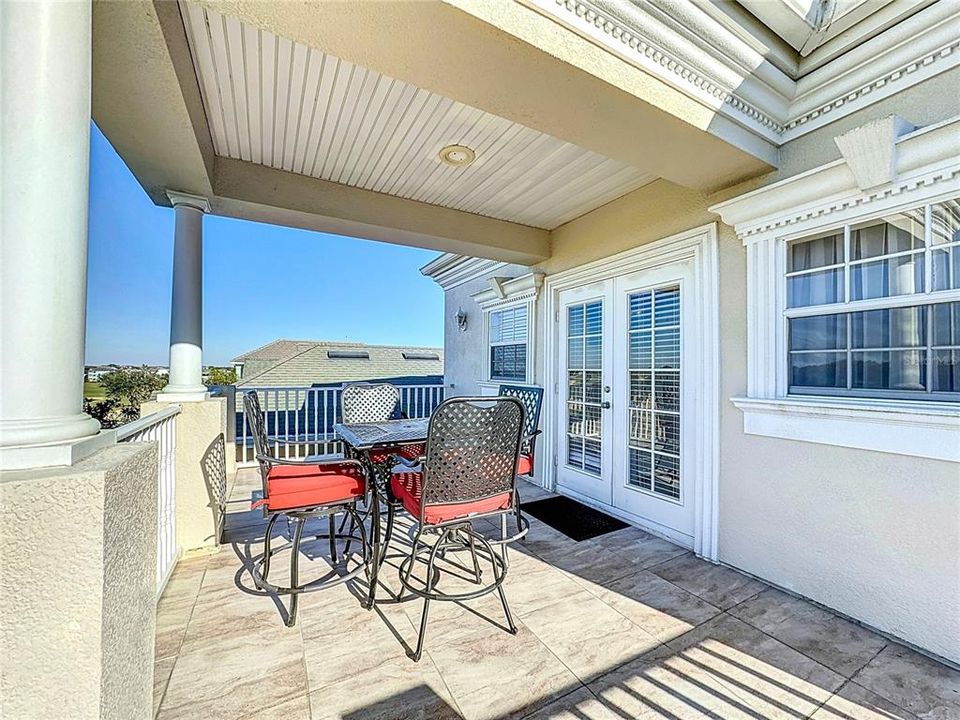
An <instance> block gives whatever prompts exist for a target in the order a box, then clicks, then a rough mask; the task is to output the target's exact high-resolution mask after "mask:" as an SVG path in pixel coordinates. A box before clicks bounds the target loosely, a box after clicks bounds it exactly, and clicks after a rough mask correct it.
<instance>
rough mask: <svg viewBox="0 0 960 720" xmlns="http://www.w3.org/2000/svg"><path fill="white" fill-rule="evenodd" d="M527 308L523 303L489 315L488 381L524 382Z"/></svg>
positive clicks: (525, 375)
mask: <svg viewBox="0 0 960 720" xmlns="http://www.w3.org/2000/svg"><path fill="white" fill-rule="evenodd" d="M527 308H528V306H527V304H526V303H524V304H523V305H517V306H515V307H511V308H505V309H503V310H493V311H491V312H490V314H489V323H490V326H489V344H490V348H489V356H488V357H489V360H490V364H489V368H488V370H489V378H490V379H491V380H509V381H519V382H524V381H526V379H527V338H528V327H527V325H528V320H529V313H528V309H527Z"/></svg>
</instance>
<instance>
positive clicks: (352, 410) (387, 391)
mask: <svg viewBox="0 0 960 720" xmlns="http://www.w3.org/2000/svg"><path fill="white" fill-rule="evenodd" d="M399 405H400V390H398V389H397V388H396V387H394V386H393V385H391V384H390V383H380V384H377V385H370V384H368V383H352V384H350V385H345V386H344V388H343V391H342V392H341V393H340V415H341V417H342V418H343V422H345V423H367V422H383V421H384V420H390V419H391V418H392V417H393V416H394V413H395V412H396V411H397V407H398V406H399Z"/></svg>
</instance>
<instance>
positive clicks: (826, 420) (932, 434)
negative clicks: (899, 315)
mask: <svg viewBox="0 0 960 720" xmlns="http://www.w3.org/2000/svg"><path fill="white" fill-rule="evenodd" d="M730 401H731V402H732V403H733V404H734V405H735V406H736V407H737V408H739V409H740V410H741V412H743V431H744V433H746V434H747V435H764V436H766V437H775V438H783V439H785V440H800V441H803V442H812V443H821V444H824V445H836V446H839V447H848V448H859V449H862V450H875V451H877V452H886V453H893V454H896V455H911V456H916V457H925V458H932V459H936V460H949V461H951V462H960V407H957V406H955V405H951V404H947V403H936V402H931V403H917V402H908V401H892V400H866V399H856V400H846V399H838V398H819V397H817V398H797V397H788V398H770V399H764V398H745V397H735V398H731V399H730Z"/></svg>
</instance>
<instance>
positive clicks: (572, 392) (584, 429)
mask: <svg viewBox="0 0 960 720" xmlns="http://www.w3.org/2000/svg"><path fill="white" fill-rule="evenodd" d="M602 367H603V303H602V302H601V301H599V300H595V301H593V302H588V303H582V304H579V305H570V306H568V307H567V465H570V466H572V467H575V468H578V469H580V470H583V471H584V472H588V473H590V474H592V475H600V474H601V472H602V463H601V456H602V450H603V446H602V437H603V414H602V412H601V407H600V403H601V401H602V398H601V395H602V391H603V387H602V386H603V371H602Z"/></svg>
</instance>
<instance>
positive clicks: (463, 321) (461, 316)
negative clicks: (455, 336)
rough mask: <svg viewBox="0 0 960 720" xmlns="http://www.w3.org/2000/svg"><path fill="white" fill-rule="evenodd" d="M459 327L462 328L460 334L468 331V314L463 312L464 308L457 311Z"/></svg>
mask: <svg viewBox="0 0 960 720" xmlns="http://www.w3.org/2000/svg"><path fill="white" fill-rule="evenodd" d="M456 320H457V327H458V328H460V332H466V331H467V314H466V313H465V312H464V311H463V308H460V309H459V310H457V314H456Z"/></svg>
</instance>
